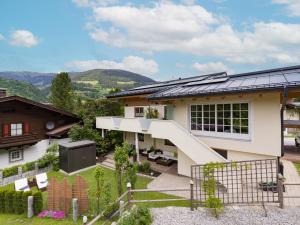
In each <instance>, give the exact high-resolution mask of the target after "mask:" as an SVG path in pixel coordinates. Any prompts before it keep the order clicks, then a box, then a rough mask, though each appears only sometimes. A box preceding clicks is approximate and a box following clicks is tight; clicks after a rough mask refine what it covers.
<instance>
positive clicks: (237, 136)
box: [190, 131, 251, 142]
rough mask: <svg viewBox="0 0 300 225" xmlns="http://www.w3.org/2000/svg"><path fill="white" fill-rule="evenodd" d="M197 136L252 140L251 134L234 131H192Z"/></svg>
mask: <svg viewBox="0 0 300 225" xmlns="http://www.w3.org/2000/svg"><path fill="white" fill-rule="evenodd" d="M190 132H191V134H193V135H194V136H196V137H209V138H218V139H228V140H236V141H247V142H250V141H251V137H250V134H232V133H218V132H205V131H201V132H199V131H198V132H197V131H190Z"/></svg>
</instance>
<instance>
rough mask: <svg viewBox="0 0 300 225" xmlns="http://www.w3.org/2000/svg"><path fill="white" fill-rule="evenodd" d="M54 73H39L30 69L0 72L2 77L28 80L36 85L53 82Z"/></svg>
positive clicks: (43, 85)
mask: <svg viewBox="0 0 300 225" xmlns="http://www.w3.org/2000/svg"><path fill="white" fill-rule="evenodd" d="M54 76H55V74H54V73H38V72H30V71H20V72H18V71H17V72H15V71H5V72H0V77H2V78H6V79H12V80H19V81H26V82H28V83H31V84H33V85H34V86H36V87H39V88H40V87H41V88H42V87H45V86H48V85H50V84H51V81H52V79H53V77H54Z"/></svg>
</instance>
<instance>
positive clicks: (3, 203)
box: [0, 190, 43, 215]
mask: <svg viewBox="0 0 300 225" xmlns="http://www.w3.org/2000/svg"><path fill="white" fill-rule="evenodd" d="M28 196H33V211H34V214H35V215H37V214H39V213H40V212H41V211H42V210H43V195H42V192H40V191H37V192H35V193H32V192H31V191H26V192H22V191H8V190H1V191H0V213H14V214H22V213H27V210H28Z"/></svg>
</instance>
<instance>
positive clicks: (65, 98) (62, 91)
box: [49, 72, 74, 111]
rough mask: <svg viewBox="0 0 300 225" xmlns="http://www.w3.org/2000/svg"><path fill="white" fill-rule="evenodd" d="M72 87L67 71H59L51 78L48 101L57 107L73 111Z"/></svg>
mask: <svg viewBox="0 0 300 225" xmlns="http://www.w3.org/2000/svg"><path fill="white" fill-rule="evenodd" d="M73 97H74V93H73V87H72V82H71V79H70V77H69V75H68V73H64V72H62V73H59V74H57V75H56V77H55V78H54V79H53V80H52V85H51V87H50V97H49V100H50V102H51V103H52V104H53V105H54V106H56V107H57V108H60V109H64V110H67V111H73V106H74V103H73Z"/></svg>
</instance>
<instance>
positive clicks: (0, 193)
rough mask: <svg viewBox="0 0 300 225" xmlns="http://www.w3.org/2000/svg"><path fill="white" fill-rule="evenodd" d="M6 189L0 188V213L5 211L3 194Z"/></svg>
mask: <svg viewBox="0 0 300 225" xmlns="http://www.w3.org/2000/svg"><path fill="white" fill-rule="evenodd" d="M6 192H7V190H1V191H0V213H4V212H5V194H6Z"/></svg>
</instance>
